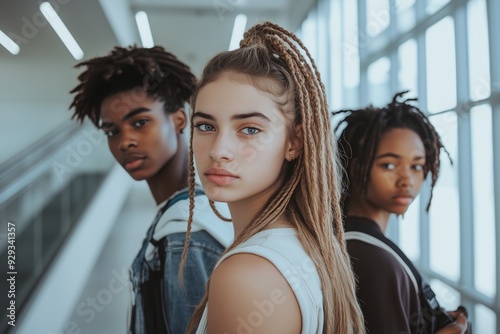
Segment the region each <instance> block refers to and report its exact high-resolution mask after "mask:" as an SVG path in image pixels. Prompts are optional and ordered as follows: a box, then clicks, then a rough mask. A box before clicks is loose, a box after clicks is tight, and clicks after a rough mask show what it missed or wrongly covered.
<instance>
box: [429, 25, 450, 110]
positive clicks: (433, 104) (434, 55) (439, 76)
mask: <svg viewBox="0 0 500 334" xmlns="http://www.w3.org/2000/svg"><path fill="white" fill-rule="evenodd" d="M454 30H455V28H454V26H453V19H452V18H451V17H445V18H444V19H442V20H441V21H439V22H438V23H436V24H435V25H433V26H432V27H430V28H429V29H427V31H426V33H425V38H426V62H427V71H426V72H427V99H428V105H427V109H428V111H429V112H431V113H434V112H438V111H442V110H448V109H452V108H454V107H455V105H456V104H457V93H456V86H457V77H456V67H455V32H454Z"/></svg>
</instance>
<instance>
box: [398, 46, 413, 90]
mask: <svg viewBox="0 0 500 334" xmlns="http://www.w3.org/2000/svg"><path fill="white" fill-rule="evenodd" d="M398 78H399V88H400V90H410V95H411V96H418V90H417V87H418V82H417V80H418V65H417V42H415V40H414V39H410V40H408V41H406V42H405V43H403V44H401V46H400V47H399V73H398Z"/></svg>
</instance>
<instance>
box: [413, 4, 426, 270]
mask: <svg viewBox="0 0 500 334" xmlns="http://www.w3.org/2000/svg"><path fill="white" fill-rule="evenodd" d="M415 12H416V13H415V14H416V17H417V20H419V19H420V18H421V17H422V16H423V15H424V14H425V6H424V2H423V1H416V2H415ZM415 41H416V43H417V73H418V77H417V87H418V88H417V89H418V104H419V105H420V107H421V108H422V109H423V110H427V59H426V46H425V31H422V32H420V34H418V35H416V36H415ZM428 191H429V185H428V183H427V182H426V183H424V185H423V189H422V191H421V194H420V211H419V221H420V224H419V232H420V240H419V244H420V257H419V260H418V263H419V265H420V267H421V268H424V269H425V270H428V271H430V249H429V248H430V244H429V239H430V233H429V215H428V213H427V212H426V211H425V208H426V206H427V201H428V199H426V198H424V197H425V196H423V195H424V194H425V193H426V192H428Z"/></svg>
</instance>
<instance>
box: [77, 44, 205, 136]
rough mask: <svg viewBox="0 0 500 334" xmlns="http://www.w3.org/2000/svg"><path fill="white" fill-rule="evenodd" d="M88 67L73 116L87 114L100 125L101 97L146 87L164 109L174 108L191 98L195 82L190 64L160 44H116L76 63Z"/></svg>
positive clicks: (81, 80)
mask: <svg viewBox="0 0 500 334" xmlns="http://www.w3.org/2000/svg"><path fill="white" fill-rule="evenodd" d="M75 67H76V68H80V67H86V69H85V71H84V72H83V73H81V74H80V75H79V76H78V80H79V82H80V83H79V84H78V85H77V86H76V87H75V88H73V89H72V90H71V91H70V93H71V94H76V95H75V97H74V99H73V102H72V103H71V105H70V109H71V108H73V107H74V108H75V111H74V114H73V116H72V118H76V119H77V120H78V121H80V122H83V120H84V119H85V117H88V118H89V119H90V120H91V121H92V123H94V125H95V126H97V127H98V126H99V121H100V107H101V103H102V101H103V100H104V99H105V98H107V97H109V96H111V95H114V94H116V93H120V92H124V91H128V90H135V89H139V90H143V91H145V92H146V93H147V95H148V96H150V97H152V98H154V99H159V100H161V101H163V102H164V109H165V112H167V113H169V112H174V111H176V110H177V109H179V108H181V107H183V106H184V103H185V102H188V100H189V98H190V96H191V94H192V93H193V90H194V87H195V85H196V77H195V76H194V74H193V73H191V70H190V68H189V66H187V65H186V64H184V63H182V62H181V61H179V60H178V59H177V58H176V57H175V56H174V55H173V54H171V53H169V52H167V51H165V49H164V48H162V47H160V46H155V47H152V48H140V47H136V46H131V47H128V48H122V47H118V46H117V47H115V48H114V49H113V50H112V51H111V52H110V53H109V54H108V55H106V56H104V57H96V58H93V59H90V60H87V61H84V62H81V63H79V64H77V65H76V66H75Z"/></svg>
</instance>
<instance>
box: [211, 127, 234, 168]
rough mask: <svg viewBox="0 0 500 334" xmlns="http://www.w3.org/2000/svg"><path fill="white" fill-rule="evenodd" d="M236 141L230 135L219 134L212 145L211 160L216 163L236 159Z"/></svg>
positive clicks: (220, 132)
mask: <svg viewBox="0 0 500 334" xmlns="http://www.w3.org/2000/svg"><path fill="white" fill-rule="evenodd" d="M233 145H234V141H233V140H232V138H231V136H230V135H229V134H225V133H224V132H222V131H219V132H218V133H217V136H216V138H215V140H214V142H213V143H212V145H211V147H210V151H209V155H210V158H211V159H212V160H214V161H219V160H227V161H231V160H233V158H234V153H233V152H234V148H233Z"/></svg>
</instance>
